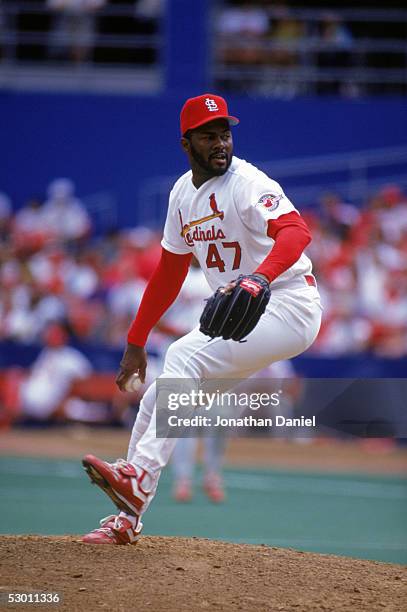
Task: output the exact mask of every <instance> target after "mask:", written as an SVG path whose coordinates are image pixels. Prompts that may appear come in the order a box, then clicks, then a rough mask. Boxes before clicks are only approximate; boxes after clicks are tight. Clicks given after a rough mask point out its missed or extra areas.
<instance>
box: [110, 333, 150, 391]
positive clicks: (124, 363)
mask: <svg viewBox="0 0 407 612" xmlns="http://www.w3.org/2000/svg"><path fill="white" fill-rule="evenodd" d="M146 369H147V353H146V349H145V348H144V346H137V345H136V344H128V345H127V348H126V350H125V351H124V355H123V358H122V360H121V362H120V370H119V372H118V374H117V376H116V385H117V386H118V387H119V389H120V391H125V390H126V389H125V386H126V383H127V381H128V380H129V378H130V376H131V375H132V374H135V373H136V374H138V375H139V377H140V380H141V382H142V383H144V382H145V380H146Z"/></svg>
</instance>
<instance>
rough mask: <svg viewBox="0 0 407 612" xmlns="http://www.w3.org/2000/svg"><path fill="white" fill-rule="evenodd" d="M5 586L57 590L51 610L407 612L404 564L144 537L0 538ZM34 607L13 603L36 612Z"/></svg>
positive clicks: (24, 590)
mask: <svg viewBox="0 0 407 612" xmlns="http://www.w3.org/2000/svg"><path fill="white" fill-rule="evenodd" d="M0 559H1V571H0V575H1V590H2V591H3V593H4V592H5V591H13V592H28V591H34V590H36V591H43V592H45V591H46V592H54V593H55V592H56V593H59V594H60V595H61V597H62V603H60V604H58V605H54V606H47V609H48V610H51V609H55V610H67V611H69V612H72V611H76V610H78V611H79V610H80V611H83V610H87V611H92V610H99V609H105V610H109V611H112V612H116V611H121V610H123V611H128V610H136V611H138V610H140V611H145V610H151V611H152V612H164V611H165V612H179V611H185V612H195V610H214V611H216V612H220V611H230V610H243V611H245V610H247V611H249V610H250V611H254V612H260V611H263V610H268V611H273V612H274V611H276V610H284V611H287V612H288V611H290V612H292V611H297V610H298V612H303V611H304V612H311V611H312V612H314V611H316V610H325V611H327V610H331V611H332V612H338V611H347V612H348V611H350V610H352V612H359V611H361V610H363V611H366V612H367V611H368V612H374V611H376V610H377V611H380V612H383V611H390V610H391V611H394V612H396V611H397V612H400V611H401V610H406V609H407V568H404V567H402V566H398V565H391V564H387V563H378V562H374V561H363V560H354V559H348V558H344V557H334V556H332V555H318V554H310V553H303V552H299V551H294V550H285V549H280V548H272V547H269V546H249V545H246V544H228V543H225V542H215V541H210V540H203V539H198V538H167V537H165V538H164V537H144V538H142V540H141V541H140V542H139V544H137V545H136V546H123V547H122V546H117V547H115V546H111V547H110V546H90V545H86V544H82V543H81V542H80V540H79V538H76V537H40V536H1V537H0ZM33 608H35V609H39V608H40V606H38V605H35V606H34V605H33V604H31V605H27V606H22V605H18V606H8V607H7V609H9V610H12V609H16V610H17V609H18V610H32V609H33Z"/></svg>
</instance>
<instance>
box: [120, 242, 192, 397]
mask: <svg viewBox="0 0 407 612" xmlns="http://www.w3.org/2000/svg"><path fill="white" fill-rule="evenodd" d="M191 259H192V253H187V254H183V255H177V254H175V253H171V252H170V251H167V250H166V249H164V248H163V249H162V252H161V259H160V262H159V264H158V266H157V268H156V270H155V272H154V274H153V276H152V277H151V279H150V281H149V282H148V284H147V287H146V289H145V291H144V295H143V298H142V300H141V304H140V307H139V309H138V311H137V315H136V317H135V319H134V321H133V323H132V325H131V327H130V329H129V332H128V335H127V343H128V344H127V348H126V350H125V352H124V355H123V359H122V360H121V362H120V370H119V373H118V375H117V378H116V384H117V386H118V387H119V389H121V390H122V391H123V390H124V387H125V384H126V382H127V380H128V379H129V378H130V376H131V375H132V374H133V373H134V372H138V374H139V376H140V379H141V381H142V382H144V381H145V376H146V368H147V354H146V350H145V348H144V347H145V344H146V342H147V338H148V335H149V333H150V332H151V330H152V329H153V327H154V326H155V325H156V323H157V322H158V321H159V320H160V318H161V317H162V316H163V314H164V313H165V312H166V311H167V310H168V308H169V307H170V306H171V304H172V303H173V302H174V300H175V298H176V297H177V295H178V294H179V292H180V290H181V287H182V284H183V282H184V280H185V277H186V276H187V274H188V269H189V264H190V262H191Z"/></svg>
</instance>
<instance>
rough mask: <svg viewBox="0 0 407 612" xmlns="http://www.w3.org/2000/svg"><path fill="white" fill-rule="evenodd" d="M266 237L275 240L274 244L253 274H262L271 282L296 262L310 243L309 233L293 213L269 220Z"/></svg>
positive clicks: (303, 223) (296, 214)
mask: <svg viewBox="0 0 407 612" xmlns="http://www.w3.org/2000/svg"><path fill="white" fill-rule="evenodd" d="M267 235H268V236H270V238H272V239H273V240H275V243H274V246H273V248H272V250H271V251H270V253H269V254H268V255H267V257H266V258H265V260H264V261H263V262H262V263H261V264H260V266H259V267H258V268H257V269H256V270H255V273H256V272H257V273H260V274H264V276H266V277H267V278H268V280H269V281H270V282H272V281H273V280H274V279H275V278H277V276H280V274H282V273H283V272H285V271H286V270H288V268H290V267H291V266H292V265H293V264H295V262H296V261H298V259H299V258H300V257H301V254H302V252H303V251H304V249H305V247H306V246H307V245H308V244H309V243H310V242H311V233H310V231H309V229H308V226H307V224H306V223H305V221H304V219H302V217H300V215H299V214H298V213H297V212H294V211H293V212H290V213H287V214H285V215H281V216H280V217H278V218H277V219H270V220H269V221H268V225H267Z"/></svg>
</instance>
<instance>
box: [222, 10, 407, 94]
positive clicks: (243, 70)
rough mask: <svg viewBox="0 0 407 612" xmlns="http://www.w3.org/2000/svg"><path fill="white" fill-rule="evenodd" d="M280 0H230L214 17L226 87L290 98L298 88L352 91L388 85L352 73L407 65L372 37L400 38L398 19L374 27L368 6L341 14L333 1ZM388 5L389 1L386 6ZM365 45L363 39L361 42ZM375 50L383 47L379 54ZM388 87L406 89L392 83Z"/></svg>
mask: <svg viewBox="0 0 407 612" xmlns="http://www.w3.org/2000/svg"><path fill="white" fill-rule="evenodd" d="M321 4H322V3H318V2H316V3H313V2H296V3H293V2H291V1H286V0H256V1H255V2H250V1H248V0H228V1H227V2H224V4H223V8H222V9H221V10H220V12H219V18H218V20H217V33H218V37H217V42H216V48H217V50H216V56H217V61H218V63H219V64H220V65H221V66H222V67H223V68H224V70H223V71H222V76H221V77H220V82H219V84H221V85H222V86H223V87H224V88H227V89H230V90H235V91H236V90H237V91H244V92H247V91H256V92H258V93H262V94H265V95H273V96H282V97H290V96H296V95H302V94H308V93H310V92H312V93H318V94H334V95H342V96H358V95H362V94H365V93H369V94H372V93H373V94H377V93H381V94H382V93H384V92H385V91H386V84H385V83H384V82H380V84H379V85H378V84H377V83H376V82H375V81H374V79H373V80H372V81H371V82H369V84H367V83H365V82H364V81H363V79H362V80H359V79H358V77H357V75H355V74H352V72H353V71H352V70H350V69H352V68H353V69H355V70H356V72H360V70H363V69H366V68H369V69H370V70H372V69H376V68H379V69H380V68H381V69H383V68H388V69H390V68H393V69H403V68H405V61H404V59H401V58H400V57H397V55H396V54H395V53H391V52H389V48H388V46H387V47H386V45H385V46H384V47H383V48H381V49H378V48H377V42H376V46H375V45H373V46H372V45H370V46H369V43H372V42H373V41H375V40H376V41H377V39H378V38H380V39H381V40H383V39H386V40H387V41H389V40H391V39H393V41H394V42H396V41H397V40H398V39H402V38H403V36H404V33H403V31H402V30H400V29H399V26H398V24H397V23H396V22H392V23H390V22H389V23H387V24H386V25H387V27H386V28H383V27H382V28H381V29H378V27H377V21H376V20H375V19H374V18H373V19H371V17H370V14H371V9H369V8H368V7H362V8H361V11H360V12H359V15H360V14H363V12H364V19H362V20H360V21H358V20H356V21H352V22H351V21H347V20H346V19H344V17H343V16H342V14H341V12H342V11H343V10H344V9H346V8H347V7H346V5H345V6H339V5H337V7H336V8H335V3H333V5H334V6H332V3H326V6H321ZM389 8H390V7H389ZM366 42H367V44H363V43H366ZM380 51H382V52H381V53H380ZM393 87H394V88H395V89H393V90H392V91H393V93H395V92H396V91H398V92H399V93H401V92H402V91H404V90H403V89H402V87H400V86H398V87H397V84H394V85H393Z"/></svg>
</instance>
